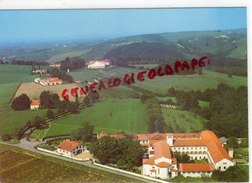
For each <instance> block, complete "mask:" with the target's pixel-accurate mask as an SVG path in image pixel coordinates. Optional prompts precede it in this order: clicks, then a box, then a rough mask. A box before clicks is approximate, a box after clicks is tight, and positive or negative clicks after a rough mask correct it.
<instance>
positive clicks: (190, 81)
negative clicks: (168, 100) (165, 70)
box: [135, 69, 248, 94]
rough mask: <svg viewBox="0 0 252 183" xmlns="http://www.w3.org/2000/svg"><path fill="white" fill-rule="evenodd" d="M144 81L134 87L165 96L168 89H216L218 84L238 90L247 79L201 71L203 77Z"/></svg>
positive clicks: (193, 76)
mask: <svg viewBox="0 0 252 183" xmlns="http://www.w3.org/2000/svg"><path fill="white" fill-rule="evenodd" d="M145 78H146V79H145V81H143V82H136V83H135V85H137V86H139V87H141V88H144V89H147V90H149V91H152V92H154V93H160V94H166V93H167V91H168V89H169V88H171V87H174V89H175V90H184V91H190V90H195V91H196V90H200V91H204V90H206V89H207V88H210V89H212V88H214V89H216V88H217V86H218V84H220V83H224V84H227V85H229V86H231V87H234V88H238V87H239V86H241V85H245V86H247V84H248V83H247V82H248V79H247V78H246V77H240V76H233V77H232V78H228V75H227V74H221V73H217V72H213V71H210V70H206V69H203V75H197V74H194V75H185V76H182V75H171V76H164V77H158V76H156V77H155V78H154V79H152V80H150V79H148V78H147V77H145Z"/></svg>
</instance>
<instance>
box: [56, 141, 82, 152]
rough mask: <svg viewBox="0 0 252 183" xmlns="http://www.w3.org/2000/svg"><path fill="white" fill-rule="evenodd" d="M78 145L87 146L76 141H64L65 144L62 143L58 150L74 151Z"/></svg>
mask: <svg viewBox="0 0 252 183" xmlns="http://www.w3.org/2000/svg"><path fill="white" fill-rule="evenodd" d="M78 145H84V146H85V144H82V143H80V142H76V141H68V140H64V141H63V142H61V143H60V144H59V145H58V146H57V148H59V149H63V150H66V151H70V152H71V151H73V150H74V149H75V148H76V147H77V146H78Z"/></svg>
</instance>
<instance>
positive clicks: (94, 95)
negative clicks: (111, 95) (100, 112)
mask: <svg viewBox="0 0 252 183" xmlns="http://www.w3.org/2000/svg"><path fill="white" fill-rule="evenodd" d="M88 95H89V97H90V99H91V101H92V102H96V101H97V100H99V98H100V95H99V93H98V92H95V93H93V92H90V93H89V94H88Z"/></svg>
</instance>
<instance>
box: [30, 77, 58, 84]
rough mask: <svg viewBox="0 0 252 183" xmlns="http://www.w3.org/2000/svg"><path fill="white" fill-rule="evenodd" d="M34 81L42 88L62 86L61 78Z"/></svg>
mask: <svg viewBox="0 0 252 183" xmlns="http://www.w3.org/2000/svg"><path fill="white" fill-rule="evenodd" d="M34 81H35V82H36V83H38V84H41V85H42V86H48V85H60V84H62V79H59V78H46V79H40V78H36V79H34Z"/></svg>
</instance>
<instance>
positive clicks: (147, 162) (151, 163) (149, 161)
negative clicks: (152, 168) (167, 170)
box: [143, 159, 155, 165]
mask: <svg viewBox="0 0 252 183" xmlns="http://www.w3.org/2000/svg"><path fill="white" fill-rule="evenodd" d="M143 164H150V165H155V160H154V159H147V160H146V159H145V161H144V160H143Z"/></svg>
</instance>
